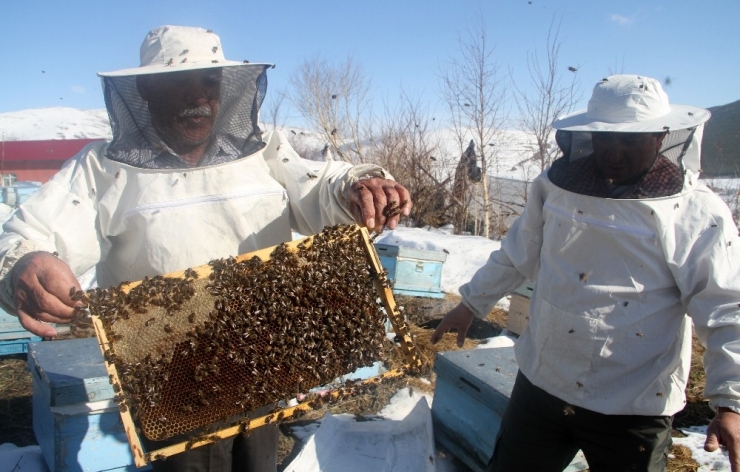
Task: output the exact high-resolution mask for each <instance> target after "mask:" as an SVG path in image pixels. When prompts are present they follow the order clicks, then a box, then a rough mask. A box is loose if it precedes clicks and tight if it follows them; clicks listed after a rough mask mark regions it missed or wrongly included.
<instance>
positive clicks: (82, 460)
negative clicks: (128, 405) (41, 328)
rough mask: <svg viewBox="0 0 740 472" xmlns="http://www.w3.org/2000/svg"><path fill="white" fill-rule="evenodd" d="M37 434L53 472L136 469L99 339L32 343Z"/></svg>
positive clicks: (31, 361) (34, 424)
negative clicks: (114, 398)
mask: <svg viewBox="0 0 740 472" xmlns="http://www.w3.org/2000/svg"><path fill="white" fill-rule="evenodd" d="M28 369H29V370H30V371H31V374H32V375H33V430H34V433H35V434H36V440H37V441H38V443H39V446H41V451H42V453H43V455H44V459H45V460H46V464H47V465H48V466H49V470H50V471H52V472H61V471H65V472H67V471H69V472H72V471H75V472H76V471H134V470H144V469H137V468H136V467H135V466H134V465H133V464H134V459H133V456H132V455H131V450H130V448H129V445H128V441H127V439H126V433H125V432H124V430H123V425H122V423H121V416H120V414H119V411H118V405H117V404H116V403H115V401H114V400H113V388H112V387H111V385H110V382H109V381H108V372H107V371H106V369H105V365H104V364H103V356H102V354H101V352H100V347H99V346H98V342H97V339H95V338H86V339H71V340H64V341H50V342H42V343H32V344H30V346H29V349H28Z"/></svg>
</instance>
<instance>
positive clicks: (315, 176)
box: [306, 172, 319, 179]
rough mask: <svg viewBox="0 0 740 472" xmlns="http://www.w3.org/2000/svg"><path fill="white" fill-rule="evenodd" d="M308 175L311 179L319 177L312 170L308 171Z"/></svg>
mask: <svg viewBox="0 0 740 472" xmlns="http://www.w3.org/2000/svg"><path fill="white" fill-rule="evenodd" d="M306 177H308V178H309V179H317V178H318V177H319V176H318V175H316V174H313V173H311V172H308V173H306Z"/></svg>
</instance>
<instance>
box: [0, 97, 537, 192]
mask: <svg viewBox="0 0 740 472" xmlns="http://www.w3.org/2000/svg"><path fill="white" fill-rule="evenodd" d="M261 126H262V127H263V129H265V130H271V129H273V128H274V127H273V126H272V125H271V124H269V123H264V124H261ZM282 131H283V132H284V133H286V134H287V135H288V138H289V139H290V140H291V142H292V143H293V144H294V146H296V150H298V151H299V152H301V151H306V150H308V149H313V150H320V149H321V148H322V147H323V146H324V144H325V143H324V142H323V141H322V140H321V137H320V135H319V134H318V133H314V132H311V131H307V130H303V129H300V128H291V127H286V128H282ZM111 137H112V136H111V129H110V123H109V121H108V113H107V111H106V110H105V109H103V108H101V109H92V110H81V109H78V108H69V107H50V108H33V109H27V110H20V111H14V112H6V113H0V141H40V140H52V139H110V138H111ZM472 138H473V135H472V132H468V133H466V135H465V136H463V146H462V147H463V148H464V147H466V146H467V143H468V142H469V141H470V139H472ZM429 139H430V142H438V143H440V147H441V150H440V152H441V154H443V155H444V156H446V159H445V158H444V157H443V158H441V159H440V160H439V161H437V162H434V163H430V169H431V170H434V168H435V167H441V166H452V168H453V169H454V166H455V165H456V164H457V161H458V159H459V156H460V153H461V145H460V142H459V141H458V139H457V138H456V135H455V133H454V132H453V131H452V130H450V129H444V128H442V129H438V130H435V131H434V132H432V133H431V134H430V136H429ZM487 151H488V152H487V154H488V155H489V156H493V159H489V166H488V172H489V175H491V176H497V177H501V178H506V179H513V180H532V179H533V178H534V176H536V175H537V173H538V170H537V169H534V167H533V165H532V163H531V162H530V161H528V159H529V158H530V157H531V156H532V154H533V153H534V141H533V140H532V139H531V138H530V137H529V136H527V135H526V134H524V133H522V132H521V131H513V130H505V131H502V132H500V133H499V135H498V137H497V138H496V142H495V143H492V144H491V147H490V148H488V149H487ZM314 153H315V152H314Z"/></svg>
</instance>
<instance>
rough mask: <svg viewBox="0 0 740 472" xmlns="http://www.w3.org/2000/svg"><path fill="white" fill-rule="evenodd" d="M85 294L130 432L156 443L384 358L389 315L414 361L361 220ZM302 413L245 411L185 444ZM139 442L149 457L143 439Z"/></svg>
mask: <svg viewBox="0 0 740 472" xmlns="http://www.w3.org/2000/svg"><path fill="white" fill-rule="evenodd" d="M86 298H87V299H88V303H89V307H90V312H91V314H92V315H93V321H94V324H95V326H96V332H97V334H98V338H99V341H100V343H101V349H102V350H103V353H104V357H105V360H106V365H107V367H108V369H109V373H111V380H112V382H113V383H114V388H115V389H116V390H117V392H118V393H117V400H118V401H119V404H121V405H122V417H124V426H127V433H128V430H129V429H131V430H133V431H136V430H137V428H138V431H140V432H141V434H143V435H144V436H145V437H146V438H147V439H149V440H153V441H161V440H164V439H168V438H171V437H173V436H176V435H181V434H183V433H189V432H193V431H196V430H198V431H204V430H205V431H210V430H212V429H213V428H212V427H213V425H216V424H223V423H224V422H228V421H234V419H235V418H239V417H240V415H241V416H242V417H243V415H244V414H245V413H246V412H251V411H254V410H256V409H257V408H259V407H262V406H265V405H270V404H274V403H276V402H278V401H280V400H286V399H290V398H294V397H296V396H297V395H299V394H301V393H305V392H308V391H309V390H310V389H312V388H314V387H317V386H321V385H327V384H329V383H330V382H332V381H333V380H334V379H336V378H338V377H340V376H343V375H346V374H348V373H351V372H353V371H355V370H356V369H358V368H360V367H363V366H369V365H372V364H373V362H375V361H378V360H380V359H382V355H383V340H384V338H385V319H386V317H387V316H388V315H389V314H390V321H391V324H392V326H393V327H394V330H395V331H396V334H397V337H398V338H399V339H400V340H401V347H402V349H403V350H404V354H405V356H406V358H407V362H408V365H409V367H411V366H412V364H413V363H414V362H415V357H414V351H413V344H412V343H411V338H410V336H409V335H408V332H407V330H406V327H405V325H404V323H403V321H402V320H401V319H400V317H399V316H398V312H397V310H396V307H395V302H394V301H393V298H392V293H391V291H390V289H389V288H388V284H387V280H386V279H385V277H384V275H383V269H382V267H381V266H380V263H379V260H378V257H377V254H376V253H375V250H374V247H373V245H372V244H371V242H370V241H369V238H368V234H367V231H366V230H365V229H361V228H359V227H357V226H336V227H332V228H327V229H326V230H324V231H323V232H322V233H320V234H318V235H316V236H314V237H311V238H306V239H304V240H299V241H294V242H292V243H286V244H281V245H279V246H276V247H274V248H269V249H266V250H262V251H257V252H255V253H251V254H246V255H242V256H239V257H236V258H228V259H221V260H214V261H211V262H210V263H209V264H208V265H205V266H200V267H197V268H191V269H187V270H185V271H183V272H179V273H174V274H169V275H166V276H157V277H153V278H145V279H144V280H142V281H139V282H135V283H131V284H127V285H122V286H119V287H117V288H109V289H95V290H92V291H89V292H88V293H87V294H86ZM300 407H302V406H300V405H299V408H300ZM303 408H304V409H307V408H308V407H306V406H303ZM289 410H290V411H289ZM295 411H296V409H295V408H294V409H287V410H284V411H275V412H274V415H269V416H268V417H267V418H265V419H260V420H249V419H243V420H242V421H241V423H238V422H236V423H233V424H232V427H231V428H230V429H229V430H228V431H227V432H226V434H220V435H216V436H211V437H203V435H202V434H201V436H200V437H199V438H198V439H197V440H191V441H189V442H188V443H187V444H186V445H185V447H184V448H185V449H187V448H189V447H193V446H197V445H200V444H204V443H207V442H212V441H213V440H218V439H219V438H220V437H226V436H228V435H233V434H236V433H238V432H239V431H243V430H244V429H247V428H250V427H255V426H257V425H260V424H266V423H269V422H271V421H272V418H285V417H287V416H288V414H293V413H295ZM133 423H135V424H136V426H134V425H133ZM255 423H256V424H255ZM129 442H130V443H131V444H132V449H133V452H134V457H135V458H136V459H137V465H143V464H142V463H140V462H142V461H143V460H142V459H140V457H139V456H142V457H143V456H144V453H143V452H142V451H139V450H138V449H139V448H140V447H141V446H140V443H139V441H138V437H137V438H132V434H129ZM134 446H136V447H134ZM180 450H183V448H182V447H180V448H176V449H170V450H168V451H167V454H169V453H176V452H178V451H180ZM167 454H159V456H157V455H153V454H151V453H150V454H146V458H147V459H150V460H151V459H152V458H158V457H166V455H167ZM143 463H145V462H143Z"/></svg>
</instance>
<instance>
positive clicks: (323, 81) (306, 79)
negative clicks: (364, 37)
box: [291, 56, 371, 163]
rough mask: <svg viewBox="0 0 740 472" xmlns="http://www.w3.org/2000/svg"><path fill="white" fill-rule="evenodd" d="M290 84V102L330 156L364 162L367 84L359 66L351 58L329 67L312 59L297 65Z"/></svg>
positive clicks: (316, 59) (368, 85)
mask: <svg viewBox="0 0 740 472" xmlns="http://www.w3.org/2000/svg"><path fill="white" fill-rule="evenodd" d="M291 85H292V86H293V93H292V94H291V101H292V102H293V104H294V106H295V107H296V109H297V110H298V111H299V113H300V114H301V115H302V116H303V118H304V119H305V120H306V122H307V123H308V125H309V126H310V127H311V128H312V129H313V131H316V132H319V133H320V134H321V135H322V137H323V138H324V139H325V140H326V142H327V143H328V144H329V146H330V149H331V152H332V154H333V155H334V156H336V157H338V158H339V159H341V160H344V161H348V162H355V163H357V162H365V160H366V155H365V149H364V147H365V142H366V139H367V136H369V135H370V132H369V131H368V123H370V122H371V120H370V117H369V115H368V111H369V109H370V100H369V97H368V91H369V88H370V81H369V79H368V78H367V77H366V76H365V74H364V72H363V70H362V67H360V65H359V64H357V63H356V62H355V61H354V60H353V59H352V57H348V58H347V59H346V61H344V62H343V63H340V64H333V63H330V62H329V61H327V60H325V59H322V58H321V57H318V56H316V57H313V58H310V59H307V60H305V61H304V62H303V63H301V64H300V65H299V66H298V68H297V70H296V72H295V74H294V75H293V76H292V77H291Z"/></svg>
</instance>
